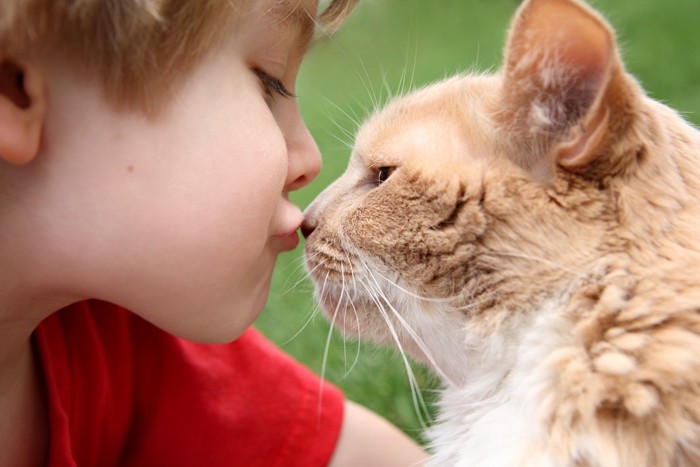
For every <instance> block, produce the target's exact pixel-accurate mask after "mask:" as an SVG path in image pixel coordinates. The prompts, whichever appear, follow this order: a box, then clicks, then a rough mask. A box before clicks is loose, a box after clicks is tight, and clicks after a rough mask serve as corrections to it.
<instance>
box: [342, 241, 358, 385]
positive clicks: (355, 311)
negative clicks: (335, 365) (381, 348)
mask: <svg viewBox="0 0 700 467" xmlns="http://www.w3.org/2000/svg"><path fill="white" fill-rule="evenodd" d="M343 253H344V254H345V259H346V260H347V262H348V265H350V266H352V261H351V260H350V256H349V255H348V253H347V251H345V250H343ZM350 278H351V279H352V291H353V295H357V280H356V278H355V273H354V271H353V270H352V267H351V268H350ZM345 296H346V297H347V298H348V302H349V303H350V306H351V307H352V310H353V313H354V314H355V324H356V326H355V329H357V352H355V359H354V360H353V362H352V365H350V369H349V370H347V372H346V373H345V375H344V376H347V375H348V374H349V373H350V371H352V369H353V368H355V366H356V365H357V362H358V361H359V360H360V349H361V345H362V328H361V327H360V316H359V314H358V312H357V308H355V303H354V302H353V298H352V297H350V293H349V292H348V291H347V289H345ZM346 308H347V307H346Z"/></svg>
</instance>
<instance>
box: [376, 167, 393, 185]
mask: <svg viewBox="0 0 700 467" xmlns="http://www.w3.org/2000/svg"><path fill="white" fill-rule="evenodd" d="M395 168H396V167H379V169H378V170H377V182H378V183H384V182H385V181H386V180H387V179H388V178H389V176H390V175H391V174H392V173H393V172H394V169H395Z"/></svg>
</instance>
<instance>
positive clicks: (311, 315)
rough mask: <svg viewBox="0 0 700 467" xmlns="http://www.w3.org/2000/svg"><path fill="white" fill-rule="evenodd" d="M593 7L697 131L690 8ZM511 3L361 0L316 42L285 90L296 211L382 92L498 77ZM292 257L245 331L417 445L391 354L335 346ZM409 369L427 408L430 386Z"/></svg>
mask: <svg viewBox="0 0 700 467" xmlns="http://www.w3.org/2000/svg"><path fill="white" fill-rule="evenodd" d="M594 5H595V6H596V8H598V9H599V10H600V11H601V12H602V13H603V14H604V16H605V17H606V18H608V20H609V21H610V22H611V23H612V24H613V26H614V28H615V29H616V31H617V34H618V42H619V43H620V46H621V51H622V52H621V54H622V57H623V60H624V62H625V63H626V66H627V69H628V70H629V71H630V72H631V73H632V74H634V75H635V76H636V77H637V78H638V79H639V80H640V82H641V83H642V85H643V86H644V88H645V89H646V90H647V92H648V93H649V94H650V95H651V96H652V97H654V98H656V99H658V100H661V101H663V102H665V103H667V104H669V105H670V106H672V107H674V108H676V109H677V110H679V111H680V112H682V113H683V114H684V115H685V116H686V118H688V119H689V120H690V121H692V122H695V123H696V124H697V123H700V115H699V114H698V112H700V27H699V26H700V24H699V23H698V18H700V0H664V1H661V0H633V1H631V0H607V1H602V0H600V1H597V2H595V3H594ZM517 6H518V2H517V1H515V0H362V1H361V2H360V5H359V6H358V8H357V9H356V10H355V12H354V13H353V15H352V16H351V17H350V18H349V20H348V21H347V22H346V24H345V26H344V27H343V29H342V30H341V31H340V32H339V33H338V34H337V35H336V36H334V37H333V38H332V39H330V40H327V41H324V42H321V43H319V44H317V45H316V46H315V47H314V49H313V50H312V51H311V52H310V54H309V56H308V59H307V61H306V63H305V64H304V66H303V68H302V72H301V75H300V77H299V83H298V86H297V89H296V93H297V95H298V98H299V102H300V106H301V109H302V113H303V115H304V118H305V119H306V120H307V122H308V126H309V129H310V130H311V132H312V134H313V135H314V136H315V138H316V140H317V142H318V144H319V147H320V149H321V152H322V153H323V159H324V168H323V170H322V172H321V175H320V176H319V177H318V178H317V180H316V181H314V182H313V183H312V184H311V185H310V186H309V187H307V188H305V189H303V190H302V191H300V192H298V193H294V194H293V195H292V198H293V200H294V201H295V202H296V203H298V204H299V205H300V206H301V207H302V208H303V207H305V206H306V205H308V203H309V202H310V201H311V200H312V199H313V198H314V197H315V196H316V194H318V193H319V192H320V191H321V190H322V189H323V188H324V187H325V186H327V185H328V184H329V183H330V182H331V181H333V180H334V179H335V178H336V177H338V176H339V175H340V174H341V173H342V171H343V170H344V168H345V165H346V163H347V160H348V156H349V153H350V149H349V147H350V145H351V143H352V135H353V134H354V133H355V131H356V129H357V125H358V122H361V121H362V120H363V119H364V118H365V117H366V116H367V114H368V112H370V111H371V110H372V109H373V108H374V107H375V106H376V105H381V103H383V102H386V100H387V98H388V96H390V95H392V94H396V93H397V91H398V90H399V89H402V88H403V89H407V88H409V87H411V88H416V87H420V86H422V85H425V84H427V83H430V82H434V81H436V80H440V79H442V78H444V77H447V76H450V75H453V74H455V73H461V72H469V71H479V72H482V71H488V70H496V69H498V68H499V66H500V63H501V54H502V49H503V46H504V39H505V34H506V30H507V27H508V24H509V22H510V17H511V15H512V13H513V12H514V11H515V9H516V8H517ZM301 253H302V249H301V248H299V249H297V250H296V251H294V252H292V253H287V254H285V255H282V257H281V258H280V261H279V263H278V266H277V268H276V271H275V275H274V278H273V285H272V292H271V295H270V299H269V301H268V305H267V307H266V309H265V311H264V312H263V314H262V316H261V317H260V319H259V320H258V322H257V324H256V326H257V327H258V328H259V329H260V330H262V331H263V333H264V334H266V335H267V336H268V337H269V338H271V339H272V340H273V341H274V342H276V343H277V344H278V345H279V346H280V347H281V348H282V349H284V350H285V351H287V352H289V353H290V354H292V355H293V356H294V357H295V358H297V359H298V360H299V361H301V362H302V363H304V364H306V365H307V366H308V367H309V368H311V369H312V370H313V371H315V372H317V373H319V374H323V376H324V377H325V378H327V379H328V380H330V381H332V382H333V383H335V384H336V385H338V386H340V387H341V388H342V389H343V390H344V391H345V393H346V395H347V397H348V398H350V399H352V400H355V401H357V402H359V403H361V404H363V405H365V406H367V407H369V408H371V409H373V410H375V411H377V412H379V413H380V414H382V415H383V416H385V417H386V418H388V419H389V420H390V421H392V422H393V423H395V424H396V425H398V426H399V427H400V428H401V429H403V430H404V431H406V432H407V433H408V434H410V435H411V436H413V437H414V438H416V439H418V440H419V441H422V438H420V433H421V431H422V426H423V425H422V422H421V419H425V420H426V422H427V423H429V419H430V415H429V414H430V413H431V412H432V411H433V410H431V409H429V410H428V415H426V411H425V410H424V409H419V408H418V406H417V403H416V402H415V400H414V397H413V396H412V394H411V390H410V387H409V384H408V378H407V373H406V369H405V368H404V363H403V361H402V360H401V358H400V357H399V356H397V354H396V353H395V352H394V351H393V350H391V349H387V348H381V347H377V346H372V345H369V344H366V343H361V344H358V343H357V342H355V341H354V340H347V341H346V340H344V339H342V337H341V336H340V335H339V334H338V333H336V332H335V331H329V326H328V324H327V322H326V320H325V318H324V316H323V315H322V313H321V312H319V311H318V308H317V307H316V306H315V304H314V301H313V297H312V286H311V284H310V282H309V281H308V280H306V279H305V270H304V267H303V261H302V255H301ZM324 360H325V365H324ZM413 366H414V371H415V372H416V375H417V379H418V382H419V386H420V387H421V392H422V396H423V398H424V399H425V401H426V403H427V404H428V405H430V403H431V402H432V401H434V399H435V389H436V388H437V387H438V386H437V384H438V383H437V381H436V380H435V379H434V378H432V377H431V376H430V375H429V373H428V372H427V371H426V370H425V369H424V368H421V367H419V366H417V365H413ZM419 413H421V414H422V415H421V416H419V415H418V414H419Z"/></svg>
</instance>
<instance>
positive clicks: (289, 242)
mask: <svg viewBox="0 0 700 467" xmlns="http://www.w3.org/2000/svg"><path fill="white" fill-rule="evenodd" d="M274 238H275V240H276V241H277V243H278V244H279V246H280V248H281V249H282V251H292V250H293V249H295V248H296V247H297V246H298V245H299V233H298V232H297V230H296V229H295V230H293V231H291V232H288V233H284V234H280V235H275V237H274Z"/></svg>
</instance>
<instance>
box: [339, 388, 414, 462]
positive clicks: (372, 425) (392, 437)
mask: <svg viewBox="0 0 700 467" xmlns="http://www.w3.org/2000/svg"><path fill="white" fill-rule="evenodd" d="M426 459H427V454H426V453H425V451H423V450H422V449H421V448H420V446H418V445H417V444H416V443H415V442H414V441H413V440H412V439H410V438H409V437H408V436H406V435H405V434H404V433H402V432H401V431H400V430H398V429H397V428H396V427H395V426H393V425H391V424H390V423H389V422H387V421H386V420H384V419H383V418H381V417H380V416H379V415H377V414H375V413H374V412H371V411H369V410H367V409H365V408H364V407H362V406H360V405H357V404H355V403H353V402H351V401H347V402H346V403H345V417H344V419H343V427H342V429H341V432H340V439H339V440H338V445H337V447H336V449H335V454H334V455H333V459H332V460H331V467H357V466H362V467H375V466H376V467H410V466H416V467H418V466H422V465H423V463H424V461H425V460H426Z"/></svg>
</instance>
